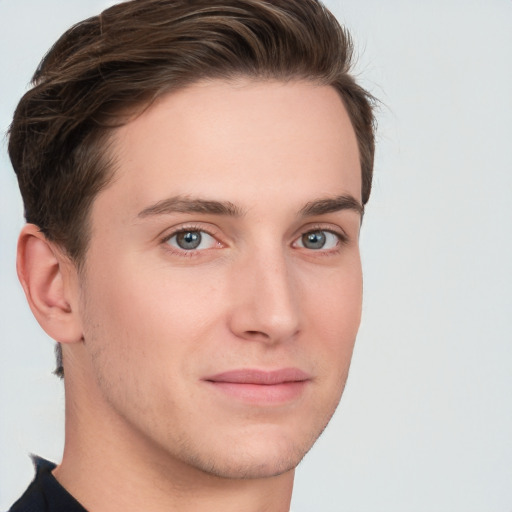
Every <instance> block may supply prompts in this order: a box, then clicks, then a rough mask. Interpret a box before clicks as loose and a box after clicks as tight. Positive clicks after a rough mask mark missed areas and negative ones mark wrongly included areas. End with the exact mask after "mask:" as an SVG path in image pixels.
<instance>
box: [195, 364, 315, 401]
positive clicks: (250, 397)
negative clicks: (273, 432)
mask: <svg viewBox="0 0 512 512" xmlns="http://www.w3.org/2000/svg"><path fill="white" fill-rule="evenodd" d="M203 380H204V381H205V382H206V383H207V384H209V385H210V386H212V387H213V388H214V389H215V390H217V391H218V392H220V393H222V394H224V395H225V396H228V397H230V398H232V399H236V400H241V401H244V402H248V403H251V404H260V405H271V404H282V403H286V402H291V401H293V400H297V399H299V398H300V396H301V395H302V394H303V393H304V391H305V389H306V387H307V386H308V384H309V383H310V382H311V380H312V379H311V376H310V375H308V374H307V373H305V372H304V371H302V370H299V369H298V368H281V369H278V370H270V371H265V370H257V369H250V368H244V369H237V370H231V371H227V372H223V373H219V374H216V375H213V376H210V377H206V378H205V379H203Z"/></svg>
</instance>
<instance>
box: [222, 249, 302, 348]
mask: <svg viewBox="0 0 512 512" xmlns="http://www.w3.org/2000/svg"><path fill="white" fill-rule="evenodd" d="M290 263H291V262H290V259H289V257H288V255H287V254H286V251H285V248H284V247H282V246H281V244H279V243H276V242H275V241H274V242H272V243H267V244H262V245H260V247H259V248H258V249H255V250H253V251H250V252H249V253H248V254H247V255H246V256H245V258H243V261H242V262H241V265H240V268H239V270H238V272H237V276H236V277H235V280H236V283H235V288H236V291H234V293H235V295H234V299H235V300H234V311H233V318H232V320H233V322H232V327H233V328H234V330H235V331H236V332H237V334H238V335H239V336H242V337H250V338H253V339H254V338H261V339H265V340H267V341H280V340H284V339H286V338H289V337H291V336H293V335H294V334H295V333H296V332H297V331H298V329H299V307H298V306H299V304H298V296H297V294H296V283H295V279H294V275H293V274H294V273H293V269H292V268H291V264H290Z"/></svg>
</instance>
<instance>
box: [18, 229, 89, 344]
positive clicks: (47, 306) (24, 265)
mask: <svg viewBox="0 0 512 512" xmlns="http://www.w3.org/2000/svg"><path fill="white" fill-rule="evenodd" d="M16 268H17V271H18V278H19V280H20V282H21V285H22V286H23V289H24V291H25V295H26V297H27V301H28V303H29V306H30V309H31V310H32V313H33V314H34V316H35V317H36V319H37V321H38V322H39V324H40V325H41V327H42V328H43V329H44V330H45V331H46V333H47V334H48V335H49V336H51V337H52V338H53V339H54V340H56V341H58V342H60V343H74V342H78V341H80V340H81V339H82V326H81V321H80V316H79V314H78V307H77V306H78V303H77V300H76V298H77V297H78V290H77V283H78V281H77V279H76V270H75V268H74V265H73V264H72V263H71V262H70V261H69V259H68V258H67V256H65V255H64V254H63V252H62V251H61V250H60V249H59V248H57V247H56V246H55V244H53V243H51V242H50V241H48V240H47V239H46V237H45V236H44V234H43V233H41V231H40V230H39V228H38V227H37V226H35V225H34V224H26V225H25V226H24V228H23V229H22V231H21V233H20V236H19V239H18V254H17V262H16ZM73 274H74V275H73Z"/></svg>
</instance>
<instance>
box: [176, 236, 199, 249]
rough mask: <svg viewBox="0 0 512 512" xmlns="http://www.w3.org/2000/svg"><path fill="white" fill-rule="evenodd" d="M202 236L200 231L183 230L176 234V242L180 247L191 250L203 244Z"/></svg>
mask: <svg viewBox="0 0 512 512" xmlns="http://www.w3.org/2000/svg"><path fill="white" fill-rule="evenodd" d="M202 238H203V237H202V236H201V232H200V231H182V232H181V233H178V234H177V235H176V244H177V245H178V247H179V248H180V249H184V250H186V251H190V250H191V249H197V248H198V247H199V246H200V245H201V240H202Z"/></svg>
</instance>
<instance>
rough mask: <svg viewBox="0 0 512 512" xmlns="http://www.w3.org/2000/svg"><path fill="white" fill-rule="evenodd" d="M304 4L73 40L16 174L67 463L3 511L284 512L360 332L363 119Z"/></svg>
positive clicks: (327, 27) (222, 12)
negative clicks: (61, 389) (62, 413)
mask: <svg viewBox="0 0 512 512" xmlns="http://www.w3.org/2000/svg"><path fill="white" fill-rule="evenodd" d="M350 55H351V43H350V40H349V37H348V35H347V34H346V33H345V32H344V31H343V30H342V29H341V28H340V27H339V25H338V24H337V22H336V20H335V19H334V18H333V17H332V15H331V14H330V13H329V12H328V11H327V10H326V9H325V8H324V7H323V6H322V5H321V4H319V3H318V2H316V1H315V0H300V1H294V2H290V1H288V0H279V1H274V0H273V1H272V2H266V1H261V0H215V1H211V0H197V1H194V2H181V1H171V0H134V1H131V2H126V3H122V4H119V5H116V6H114V7H111V8H110V9H108V10H106V11H104V12H103V13H102V14H101V15H100V16H98V17H94V18H91V19H88V20H86V21H84V22H82V23H79V24H78V25H76V26H75V27H72V28H71V29H70V30H69V31H68V32H66V33H65V34H64V35H63V36H62V37H61V39H60V40H59V41H58V42H57V43H56V44H55V46H54V47H53V48H52V50H51V51H50V53H49V54H48V55H47V56H46V57H45V59H44V60H43V62H42V63H41V65H40V67H39V69H38V70H37V72H36V75H35V77H34V83H35V85H34V88H33V89H32V90H31V91H29V92H28V93H27V94H26V95H25V96H24V97H23V99H22V100H21V102H20V104H19V105H18V108H17V110H16V113H15V116H14V120H13V123H12V126H11V130H10V140H9V153H10V157H11V160H12V163H13V167H14V169H15V171H16V173H17V176H18V180H19V184H20V189H21V192H22V195H23V199H24V204H25V213H26V219H27V224H26V226H25V227H24V228H23V230H22V232H21V235H20V239H19V245H18V274H19V277H20V281H21V283H22V285H23V288H24V290H25V293H26V296H27V300H28V302H29V305H30V307H31V309H32V311H33V313H34V315H35V317H36V318H37V320H38V322H39V323H40V324H41V326H42V327H43V329H44V330H45V331H46V332H47V333H48V334H49V335H50V336H51V337H52V338H54V339H55V340H56V341H57V342H58V350H57V354H58V357H57V359H58V368H57V373H58V374H59V375H61V376H63V377H64V383H65V392H66V439H65V449H64V455H63V459H62V462H61V464H59V465H58V466H55V465H54V464H52V463H50V462H48V461H43V460H41V459H38V460H37V461H36V465H37V468H36V469H37V473H36V477H35V480H34V482H33V483H32V484H31V486H30V487H29V488H28V490H27V491H26V493H25V494H24V495H23V496H22V497H21V498H20V500H18V501H17V502H16V503H15V504H14V505H13V507H12V509H11V510H12V511H14V512H18V511H24V510H49V511H56V510H66V511H73V510H75V511H83V510H84V509H85V510H90V511H100V512H101V511H116V510H123V511H131V510H142V509H144V510H152V511H160V510H167V511H168V510H180V511H188V510H190V511H203V510H204V511H206V510H208V511H212V510H219V511H220V510H222V511H241V510H244V511H276V512H281V511H287V510H288V509H289V504H290V498H291V492H292V485H293V475H294V468H295V467H296V466H297V464H298V463H299V462H300V460H301V459H302V457H303V456H304V455H305V453H306V452H307V451H308V450H309V449H310V448H311V446H312V444H313V443H314V442H315V440H316V439H317V438H318V436H319V435H320V434H321V432H322V430H323V429H324V428H325V426H326V425H327V423H328V421H329V419H330V417H331V416H332V414H333V413H334V410H335V408H336V406H337V404H338V402H339V400H340V397H341V394H342V391H343V388H344V384H345V380H346V377H347V374H348V369H349V364H350V358H351V354H352V349H353V345H354V342H355V338H356V333H357V329H358V326H359V320H360V312H361V288H362V277H361V265H360V257H359V248H358V239H359V229H360V224H361V219H362V214H363V209H364V205H365V204H366V202H367V201H368V197H369V194H370V188H371V178H372V168H373V151H374V135H373V116H372V110H371V97H370V96H369V95H368V94H367V93H366V92H365V91H364V90H363V89H361V88H360V87H359V86H358V85H357V84H356V83H355V81H354V80H353V78H352V77H351V76H350V74H349V65H350Z"/></svg>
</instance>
